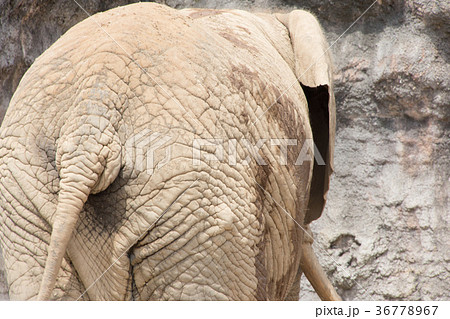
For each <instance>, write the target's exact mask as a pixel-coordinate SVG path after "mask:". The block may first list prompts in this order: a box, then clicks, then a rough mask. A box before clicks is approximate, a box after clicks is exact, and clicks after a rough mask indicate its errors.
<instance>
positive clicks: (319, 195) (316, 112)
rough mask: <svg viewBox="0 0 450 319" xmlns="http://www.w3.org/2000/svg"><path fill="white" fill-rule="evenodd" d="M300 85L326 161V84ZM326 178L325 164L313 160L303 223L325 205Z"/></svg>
mask: <svg viewBox="0 0 450 319" xmlns="http://www.w3.org/2000/svg"><path fill="white" fill-rule="evenodd" d="M301 86H302V89H303V92H305V96H306V100H307V101H308V109H309V118H310V123H311V129H312V133H313V139H314V143H315V144H316V146H317V148H318V150H319V153H320V155H321V156H322V158H323V159H324V161H327V159H328V158H329V154H328V143H329V131H330V127H329V113H328V102H329V99H330V96H329V94H328V86H327V85H319V86H318V87H314V88H313V87H309V86H306V85H303V84H301ZM326 164H327V163H326ZM328 165H329V163H328ZM326 179H328V176H327V165H318V164H317V161H314V168H313V175H312V180H311V190H310V197H309V203H308V213H307V214H306V216H305V224H309V223H310V222H312V221H313V220H315V219H317V218H319V217H320V215H321V214H322V210H323V208H324V206H325V199H324V192H325V188H326V186H327V183H326Z"/></svg>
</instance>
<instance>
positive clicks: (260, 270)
mask: <svg viewBox="0 0 450 319" xmlns="http://www.w3.org/2000/svg"><path fill="white" fill-rule="evenodd" d="M264 160H265V161H266V159H264ZM266 163H267V162H266ZM271 172H272V170H271V169H270V167H269V166H268V165H256V176H255V179H256V182H257V183H258V184H259V185H258V184H256V185H255V190H256V202H255V205H256V209H257V212H256V214H257V216H256V217H257V219H258V222H259V224H260V225H261V227H262V228H263V234H262V236H261V240H260V242H259V243H258V245H257V249H258V250H259V251H258V255H256V259H255V267H256V278H257V279H258V283H257V286H256V299H257V300H268V296H267V268H266V260H265V257H266V252H265V249H266V244H265V243H266V240H267V230H266V227H265V225H264V224H265V223H264V216H263V211H264V202H265V200H266V196H267V195H266V194H265V192H264V189H266V187H267V183H268V181H269V176H270V174H271ZM261 187H262V189H261Z"/></svg>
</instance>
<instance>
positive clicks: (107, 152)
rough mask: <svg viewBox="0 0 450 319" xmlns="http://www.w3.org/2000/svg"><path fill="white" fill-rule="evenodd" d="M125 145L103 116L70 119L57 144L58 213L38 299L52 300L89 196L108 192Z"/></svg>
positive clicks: (53, 222)
mask: <svg viewBox="0 0 450 319" xmlns="http://www.w3.org/2000/svg"><path fill="white" fill-rule="evenodd" d="M121 153H122V152H121V144H120V141H119V139H118V136H117V134H116V133H115V131H114V128H113V127H112V125H111V124H110V122H109V121H108V120H107V119H106V118H105V117H103V116H101V115H83V116H79V117H75V118H74V119H71V120H69V121H68V122H67V123H66V124H65V125H64V126H63V127H62V129H61V133H60V138H59V140H58V142H57V151H56V166H57V169H58V172H59V177H60V184H59V193H58V204H57V208H56V212H55V213H54V215H53V217H52V218H51V221H50V224H51V226H52V233H51V237H50V245H49V247H48V255H47V260H46V263H45V268H44V274H43V277H42V282H41V286H40V290H39V295H38V300H49V299H50V297H51V293H52V291H53V288H54V286H55V284H56V279H57V276H58V272H59V270H60V268H61V263H62V259H63V257H64V255H65V254H66V250H67V247H68V244H69V241H70V238H71V237H72V233H73V231H74V229H75V226H76V224H77V221H78V219H79V216H80V212H81V211H82V209H83V206H84V203H85V202H86V201H87V199H88V196H89V194H95V193H98V192H101V191H103V190H105V189H106V188H107V187H108V186H109V185H110V184H111V183H112V182H113V181H114V179H115V178H116V177H117V175H118V173H119V171H120V167H121Z"/></svg>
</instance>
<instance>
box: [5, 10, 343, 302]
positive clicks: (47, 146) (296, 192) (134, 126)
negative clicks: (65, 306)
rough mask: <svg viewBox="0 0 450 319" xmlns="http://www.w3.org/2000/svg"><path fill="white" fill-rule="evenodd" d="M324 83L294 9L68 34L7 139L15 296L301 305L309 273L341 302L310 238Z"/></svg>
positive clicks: (113, 13)
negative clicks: (303, 283) (303, 276)
mask: <svg viewBox="0 0 450 319" xmlns="http://www.w3.org/2000/svg"><path fill="white" fill-rule="evenodd" d="M332 74H333V66H332V60H331V56H330V53H329V49H328V46H327V41H326V40H325V37H324V35H323V31H322V29H321V27H320V25H319V23H318V21H317V20H316V18H315V17H314V16H313V15H312V14H311V13H308V12H306V11H302V10H295V11H292V12H290V13H283V14H281V13H280V14H278V13H250V12H246V11H241V10H231V9H230V10H212V9H183V10H176V9H173V8H170V7H167V6H164V5H160V4H155V3H137V4H132V5H127V6H123V7H118V8H115V9H112V10H109V11H106V12H102V13H98V14H95V15H93V16H90V17H89V18H87V19H85V20H84V21H82V22H80V23H78V24H77V25H75V26H74V27H72V28H71V29H70V30H69V31H67V32H66V33H65V34H64V35H63V36H61V38H60V39H58V40H57V41H56V42H55V43H54V44H53V45H52V46H50V47H49V48H48V49H47V50H46V51H45V52H44V53H43V54H42V55H41V56H40V57H38V58H37V59H36V61H35V62H34V63H33V65H32V66H31V67H30V68H29V70H28V71H27V72H26V73H25V75H24V76H23V78H22V80H21V81H20V84H19V86H18V88H17V90H16V92H15V93H14V95H13V97H12V99H11V102H10V105H9V108H8V110H7V112H6V115H5V118H4V121H3V123H2V126H1V129H0V190H1V194H0V217H1V224H0V235H1V237H0V239H1V240H0V243H1V249H2V252H3V256H4V259H5V269H6V276H7V282H8V286H9V294H10V298H11V299H14V300H298V298H299V289H300V288H299V287H300V284H299V283H300V277H301V274H302V271H305V273H306V272H307V273H306V276H307V277H308V278H309V279H310V281H311V282H312V283H313V285H314V286H315V287H316V289H317V290H319V291H318V293H319V294H321V297H322V296H325V297H323V298H325V299H326V298H329V299H333V298H334V299H338V298H339V297H338V296H337V297H336V294H335V292H334V291H333V288H332V287H330V283H329V282H327V279H326V278H325V279H324V277H326V276H325V275H324V273H323V270H321V269H320V266H319V265H318V263H317V260H316V259H315V256H314V253H313V252H312V250H311V247H310V246H311V240H310V233H309V232H308V227H309V224H310V223H311V222H312V221H314V220H316V219H317V218H319V217H320V215H321V214H322V211H323V209H324V205H325V202H326V195H327V192H328V189H329V181H330V176H331V174H332V171H333V149H334V136H335V100H334V93H333V84H332ZM307 269H309V270H307ZM321 287H322V288H321ZM320 291H322V292H320ZM323 291H328V292H323ZM330 291H331V292H330Z"/></svg>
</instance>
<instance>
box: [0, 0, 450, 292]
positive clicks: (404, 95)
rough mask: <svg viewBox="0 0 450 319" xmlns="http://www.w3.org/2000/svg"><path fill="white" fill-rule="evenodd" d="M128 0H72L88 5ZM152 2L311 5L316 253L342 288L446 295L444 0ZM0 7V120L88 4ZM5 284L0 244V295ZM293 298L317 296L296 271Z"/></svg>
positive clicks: (449, 7)
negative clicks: (330, 136) (321, 32)
mask: <svg viewBox="0 0 450 319" xmlns="http://www.w3.org/2000/svg"><path fill="white" fill-rule="evenodd" d="M129 2H135V1H108V2H107V3H106V4H105V3H104V2H102V1H99V0H98V1H96V0H87V1H79V3H80V4H81V5H82V6H83V8H84V9H85V10H86V11H87V12H89V13H90V14H93V13H95V12H98V11H104V10H107V9H109V8H112V7H116V6H118V5H123V4H126V3H129ZM159 2H164V3H166V4H168V5H170V6H173V7H176V8H181V7H192V6H196V7H210V8H235V7H239V8H242V9H251V10H254V9H256V8H260V9H262V10H265V11H266V10H278V11H286V10H291V9H294V8H306V9H308V10H310V11H311V12H313V13H315V14H316V15H317V17H318V18H319V20H320V21H321V23H322V25H323V26H324V29H325V32H326V34H327V37H328V39H329V43H330V45H331V50H332V52H333V56H334V60H335V66H336V70H335V74H336V77H335V93H336V101H337V138H336V152H335V168H336V172H335V175H334V177H333V179H332V183H331V190H330V192H329V201H328V204H327V207H326V211H325V212H324V214H323V216H322V218H321V219H319V220H318V221H316V222H315V223H313V225H312V229H313V232H314V234H315V238H316V242H315V245H314V247H315V250H316V252H317V253H318V255H319V260H320V261H321V263H322V265H323V266H324V268H325V269H326V271H327V272H328V274H329V276H330V278H331V280H332V281H333V283H334V285H335V286H336V287H337V290H338V292H339V293H340V294H341V295H342V296H343V298H344V299H346V300H449V299H450V275H449V274H450V266H449V265H450V244H449V243H450V235H449V225H450V213H449V212H450V205H449V194H450V164H449V163H450V121H449V115H450V107H449V106H450V105H449V102H450V92H449V91H450V90H449V88H450V85H449V76H448V74H450V66H449V55H450V46H449V43H450V26H449V21H450V3H449V2H448V1H428V0H378V1H375V2H373V1H372V0H363V1H357V2H355V1H349V0H342V1H332V0H325V1H319V0H308V1H282V0H273V1H263V0H259V1H258V0H253V1H250V0H247V1H238V0H234V1H233V0H229V1H226V0H217V1H207V0H198V1H195V0H191V1H189V0H188V1H177V0H167V1H159ZM0 12H1V13H0V22H1V24H0V122H1V120H2V119H3V116H4V112H5V111H6V108H7V106H8V103H9V100H10V98H11V95H12V93H13V92H14V90H15V88H16V87H17V85H18V83H19V80H20V78H21V76H22V75H23V73H24V72H25V71H26V69H27V68H28V67H29V66H30V65H31V63H32V62H33V61H34V59H35V58H36V57H37V56H39V55H40V54H41V53H42V52H43V51H44V50H45V49H46V48H47V47H48V46H50V44H52V43H53V42H54V41H56V40H57V39H58V38H59V37H60V36H61V35H62V34H63V33H64V32H65V31H66V30H67V29H68V28H70V27H71V26H72V25H74V24H75V23H77V22H78V21H81V20H83V19H84V18H86V17H87V15H86V13H85V12H84V11H83V10H82V9H80V8H79V7H78V6H77V4H76V3H75V2H72V1H43V0H42V1H39V0H24V1H21V2H19V4H12V3H10V2H2V4H0ZM355 21H356V22H355ZM349 27H350V28H349ZM347 29H348V30H347ZM2 281H3V283H2ZM5 292H6V286H5V283H4V277H3V275H2V262H1V255H0V299H2V298H6V297H7V295H6V293H5ZM301 298H302V299H303V300H317V296H316V295H315V294H314V292H313V291H312V289H311V287H310V286H309V285H308V284H307V282H306V280H302V288H301Z"/></svg>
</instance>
